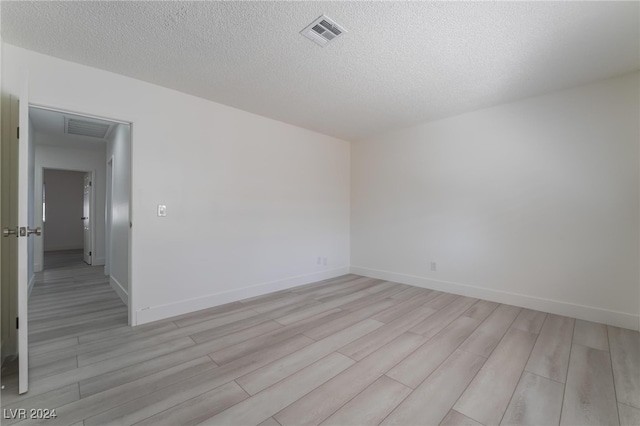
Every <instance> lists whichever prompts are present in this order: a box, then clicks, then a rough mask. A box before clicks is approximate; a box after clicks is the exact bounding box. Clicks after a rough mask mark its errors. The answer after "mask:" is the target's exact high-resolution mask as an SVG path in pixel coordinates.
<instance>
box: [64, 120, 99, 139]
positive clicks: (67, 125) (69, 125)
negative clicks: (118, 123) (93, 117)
mask: <svg viewBox="0 0 640 426" xmlns="http://www.w3.org/2000/svg"><path fill="white" fill-rule="evenodd" d="M110 129H111V125H110V124H107V123H101V122H96V121H89V120H78V119H77V118H69V117H65V119H64V132H65V133H68V134H70V135H79V136H89V137H92V138H100V139H105V138H106V137H107V135H108V134H109V130H110Z"/></svg>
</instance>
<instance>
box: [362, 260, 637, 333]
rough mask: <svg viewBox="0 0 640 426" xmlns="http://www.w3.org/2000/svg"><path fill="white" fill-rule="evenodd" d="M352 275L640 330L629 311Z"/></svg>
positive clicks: (421, 280) (392, 275) (378, 274)
mask: <svg viewBox="0 0 640 426" xmlns="http://www.w3.org/2000/svg"><path fill="white" fill-rule="evenodd" d="M350 272H351V273H352V274H356V275H362V276H365V277H370V278H378V279H381V280H386V281H393V282H397V283H402V284H408V285H412V286H415V287H422V288H428V289H431V290H439V291H444V292H447V293H453V294H459V295H462V296H468V297H474V298H477V299H484V300H489V301H492V302H498V303H504V304H508V305H514V306H520V307H523V308H527V309H534V310H537V311H542V312H548V313H551V314H556V315H562V316H566V317H571V318H577V319H582V320H586V321H592V322H598V323H601V324H608V325H613V326H616V327H622V328H628V329H631V330H638V328H639V327H640V322H639V321H640V315H634V314H629V313H626V312H618V311H612V310H608V309H602V308H596V307H593V306H583V305H578V304H575V303H568V302H560V301H557V300H551V299H544V298H541V297H535V296H527V295H524V294H516V293H509V292H504V291H500V290H492V289H488V288H482V287H476V286H471V285H466V284H460V283H454V282H448V281H438V280H432V279H430V278H425V277H419V276H415V275H408V274H401V273H398V272H390V271H381V270H378V269H371V268H365V267H361V266H352V267H351V271H350Z"/></svg>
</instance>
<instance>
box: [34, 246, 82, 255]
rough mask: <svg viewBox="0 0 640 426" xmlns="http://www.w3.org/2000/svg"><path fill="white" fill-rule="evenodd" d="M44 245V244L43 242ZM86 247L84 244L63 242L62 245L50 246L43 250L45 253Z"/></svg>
mask: <svg viewBox="0 0 640 426" xmlns="http://www.w3.org/2000/svg"><path fill="white" fill-rule="evenodd" d="M43 246H44V244H43ZM83 248H84V245H82V244H81V245H78V244H61V245H57V246H53V247H49V248H47V249H46V250H43V252H44V253H48V252H51V251H65V250H82V249H83Z"/></svg>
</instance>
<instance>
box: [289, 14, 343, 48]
mask: <svg viewBox="0 0 640 426" xmlns="http://www.w3.org/2000/svg"><path fill="white" fill-rule="evenodd" d="M346 32H347V31H346V30H345V29H344V28H342V27H341V26H340V25H338V24H337V23H336V22H335V21H333V20H332V19H331V18H329V17H327V16H325V15H322V16H321V17H319V18H318V19H316V20H315V21H313V22H312V23H311V24H310V25H309V26H308V27H307V28H305V29H304V30H302V31H300V34H302V35H303V36H305V37H306V38H308V39H309V40H311V41H314V42H316V43H317V44H319V45H320V46H322V47H324V46H326V45H327V43H329V42H330V41H333V40H335V39H336V38H338V37H340V36H341V35H342V34H344V33H346Z"/></svg>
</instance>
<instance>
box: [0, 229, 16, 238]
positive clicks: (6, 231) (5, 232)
mask: <svg viewBox="0 0 640 426" xmlns="http://www.w3.org/2000/svg"><path fill="white" fill-rule="evenodd" d="M2 235H3V236H5V237H8V236H9V235H16V236H17V235H18V228H16V229H9V228H4V229H3V230H2Z"/></svg>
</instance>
